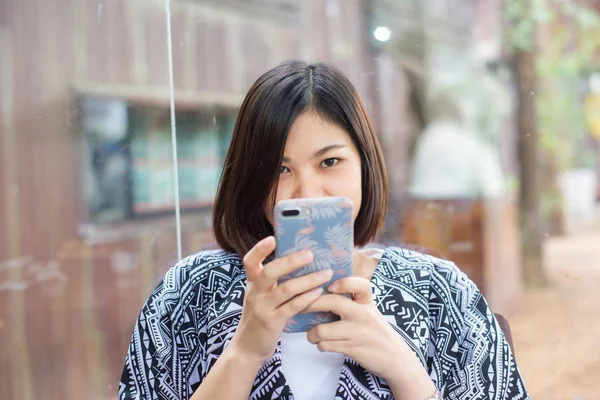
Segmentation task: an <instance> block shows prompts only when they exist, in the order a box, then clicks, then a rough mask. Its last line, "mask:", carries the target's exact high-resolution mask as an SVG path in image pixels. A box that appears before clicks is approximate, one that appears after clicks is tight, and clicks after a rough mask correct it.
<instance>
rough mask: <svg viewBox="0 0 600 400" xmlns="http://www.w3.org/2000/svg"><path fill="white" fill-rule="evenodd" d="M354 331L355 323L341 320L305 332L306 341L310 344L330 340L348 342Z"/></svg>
mask: <svg viewBox="0 0 600 400" xmlns="http://www.w3.org/2000/svg"><path fill="white" fill-rule="evenodd" d="M355 331H356V324H355V323H353V322H350V321H348V320H341V321H336V322H329V323H325V324H319V325H317V326H315V327H314V328H312V329H310V330H309V331H308V332H307V334H306V339H307V340H308V341H309V342H310V343H312V344H317V343H319V342H322V341H330V340H348V339H350V338H352V336H353V334H354V332H355Z"/></svg>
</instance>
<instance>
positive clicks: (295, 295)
mask: <svg viewBox="0 0 600 400" xmlns="http://www.w3.org/2000/svg"><path fill="white" fill-rule="evenodd" d="M274 250H275V238H273V237H272V236H271V237H268V238H266V239H263V240H261V241H260V242H258V243H257V244H256V246H254V247H253V248H252V249H251V250H250V251H249V252H248V254H246V256H245V257H244V268H245V269H246V277H247V286H246V294H245V297H244V307H243V310H242V317H241V319H240V323H239V324H238V328H237V331H236V333H235V335H234V337H233V339H232V341H231V345H233V346H235V349H236V350H237V351H238V352H240V353H241V354H243V355H244V356H245V357H249V358H251V359H252V360H254V361H256V362H257V363H261V364H262V363H263V362H265V361H266V360H268V359H269V357H271V355H273V352H274V351H275V348H276V347H277V342H278V340H279V337H280V336H281V333H282V331H283V329H284V327H285V324H286V322H287V321H288V320H289V319H290V318H292V317H293V316H294V315H296V314H298V313H299V312H300V311H302V310H304V309H305V308H306V307H308V306H309V305H310V304H311V303H312V302H314V301H315V300H316V299H317V298H319V296H320V295H321V294H322V292H323V291H322V289H321V288H320V286H321V285H323V284H324V283H326V282H328V281H329V280H330V279H331V275H332V274H331V271H330V270H327V271H319V272H315V273H311V274H308V275H304V276H302V277H299V278H294V279H290V280H288V281H286V282H285V283H283V284H281V285H278V284H277V281H278V279H279V278H280V277H282V276H284V275H287V274H289V273H290V272H293V271H295V270H296V269H298V268H300V267H303V266H305V265H306V264H309V263H310V262H312V260H313V255H312V253H311V252H310V251H308V250H307V251H301V252H298V253H294V254H291V255H289V256H286V257H282V258H279V259H277V260H274V261H272V262H270V263H268V264H267V265H264V266H263V261H264V260H265V258H267V256H268V255H269V254H271V253H272V252H273V251H274Z"/></svg>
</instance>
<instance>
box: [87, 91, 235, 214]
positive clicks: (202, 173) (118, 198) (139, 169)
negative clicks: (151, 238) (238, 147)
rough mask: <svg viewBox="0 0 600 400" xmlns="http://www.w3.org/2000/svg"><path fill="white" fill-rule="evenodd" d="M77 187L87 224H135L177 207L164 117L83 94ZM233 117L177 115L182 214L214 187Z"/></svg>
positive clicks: (205, 201) (160, 110)
mask: <svg viewBox="0 0 600 400" xmlns="http://www.w3.org/2000/svg"><path fill="white" fill-rule="evenodd" d="M80 110H81V116H80V119H79V121H80V127H79V128H80V131H81V132H82V137H83V145H82V148H83V150H84V153H83V154H82V169H81V171H82V178H83V179H82V188H83V198H84V202H85V209H86V210H87V211H88V215H89V220H90V221H93V222H96V223H106V222H115V221H125V220H135V219H139V218H142V217H148V216H153V215H154V216H156V215H163V214H165V215H166V214H168V213H172V212H173V210H174V208H175V196H174V184H173V176H174V175H173V162H172V151H171V130H170V129H171V128H170V123H171V122H170V113H169V110H168V108H166V107H151V106H144V105H137V104H133V103H127V102H126V101H123V100H115V99H106V98H98V97H87V96H84V97H82V99H81V107H80ZM234 122H235V112H234V111H226V110H224V109H220V110H208V111H195V110H185V111H178V112H177V113H176V124H177V151H178V170H179V171H178V172H179V188H180V205H181V209H182V210H188V211H189V210H194V209H201V208H203V207H208V206H210V205H211V204H212V200H213V198H214V195H215V193H216V190H217V186H218V183H219V178H220V174H221V169H222V166H223V159H224V157H225V154H226V151H227V147H228V146H229V140H230V137H231V133H232V131H233V124H234Z"/></svg>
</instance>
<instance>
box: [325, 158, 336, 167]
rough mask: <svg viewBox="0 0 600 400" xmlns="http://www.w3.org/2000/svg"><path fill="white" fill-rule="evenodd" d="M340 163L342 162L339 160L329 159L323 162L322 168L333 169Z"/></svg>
mask: <svg viewBox="0 0 600 400" xmlns="http://www.w3.org/2000/svg"><path fill="white" fill-rule="evenodd" d="M338 161H340V159H339V158H328V159H326V160H323V161H321V166H322V167H326V168H329V167H333V166H334V165H335V164H337V163H338Z"/></svg>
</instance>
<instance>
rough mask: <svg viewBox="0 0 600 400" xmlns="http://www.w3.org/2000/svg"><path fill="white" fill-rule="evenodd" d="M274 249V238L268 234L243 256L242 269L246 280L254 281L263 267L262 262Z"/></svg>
mask: <svg viewBox="0 0 600 400" xmlns="http://www.w3.org/2000/svg"><path fill="white" fill-rule="evenodd" d="M274 250H275V238H274V237H273V236H269V237H266V238H264V239H263V240H261V241H260V242H258V243H257V244H256V245H255V246H254V247H253V248H251V249H250V251H248V253H246V255H245V256H244V269H245V270H246V277H247V278H248V281H250V282H252V281H255V280H256V279H257V278H258V276H259V274H260V272H261V271H262V269H263V266H262V262H263V261H264V260H265V258H267V257H268V256H269V254H271V253H272V252H273V251H274Z"/></svg>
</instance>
